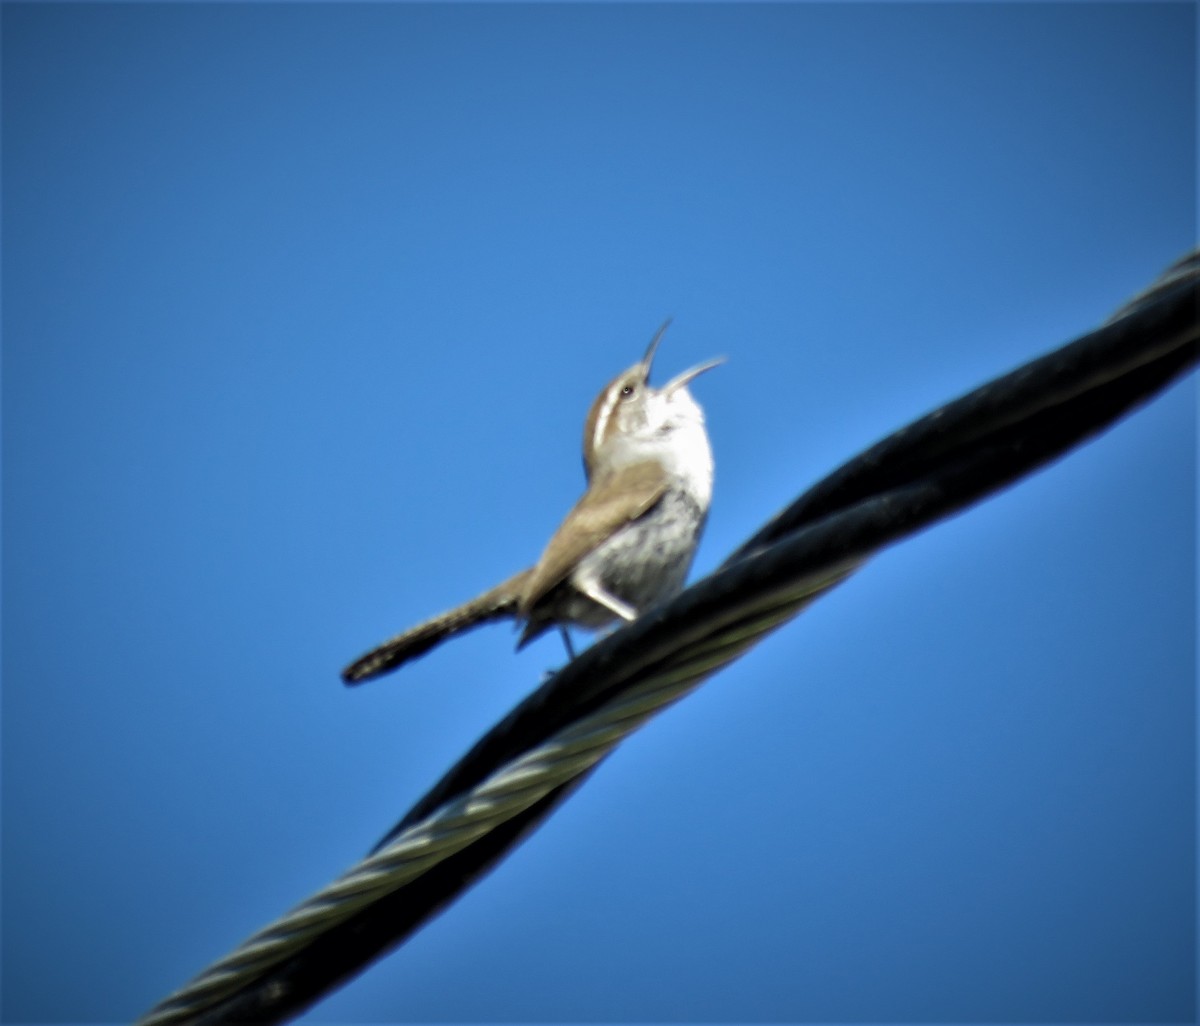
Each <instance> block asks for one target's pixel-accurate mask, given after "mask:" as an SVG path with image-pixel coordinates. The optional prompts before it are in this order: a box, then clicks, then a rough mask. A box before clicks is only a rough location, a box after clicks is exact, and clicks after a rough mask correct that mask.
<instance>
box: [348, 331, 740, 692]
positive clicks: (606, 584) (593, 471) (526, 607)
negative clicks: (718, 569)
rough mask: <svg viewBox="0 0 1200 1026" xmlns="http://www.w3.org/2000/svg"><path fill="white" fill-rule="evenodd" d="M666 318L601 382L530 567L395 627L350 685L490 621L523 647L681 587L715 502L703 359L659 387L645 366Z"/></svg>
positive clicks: (597, 623) (612, 619) (359, 662)
mask: <svg viewBox="0 0 1200 1026" xmlns="http://www.w3.org/2000/svg"><path fill="white" fill-rule="evenodd" d="M670 323H671V322H670V320H669V319H668V320H667V321H666V322H665V323H664V324H663V325H662V326H661V327H660V328H659V329H658V331H657V332H656V333H655V334H654V337H653V338H652V339H651V340H650V344H649V346H648V347H647V348H646V352H645V355H644V356H643V357H642V358H641V359H640V360H639V361H638V362H637V363H635V364H634V365H633V366H631V367H629V368H628V369H627V370H624V371H622V372H621V373H620V374H618V375H617V376H616V377H615V378H613V379H612V380H611V381H610V382H609V383H608V384H607V385H605V387H604V388H603V389H602V390H601V392H600V394H599V395H598V396H597V397H596V399H595V401H594V402H593V403H592V405H591V408H590V409H589V410H588V414H587V418H586V420H585V422H584V430H583V467H584V476H585V478H586V482H587V487H586V490H585V491H584V493H583V495H582V496H581V497H580V499H579V501H578V502H576V503H575V505H574V507H573V508H572V509H571V511H570V512H569V513H568V514H567V515H566V517H565V518H564V519H563V521H562V523H561V524H560V525H559V527H558V529H557V530H556V531H555V532H554V534H553V535H552V536H551V538H550V540H549V542H548V543H547V544H546V547H545V549H544V550H543V551H542V554H541V557H540V558H539V559H538V561H537V562H536V563H535V564H534V565H533V566H531V567H529V568H527V569H525V570H522V571H520V572H519V573H517V574H514V575H513V576H512V577H509V578H507V579H506V580H504V581H502V582H501V583H499V584H497V585H496V586H495V587H492V588H489V589H488V590H487V591H485V592H483V593H482V594H481V595H478V596H476V597H475V598H473V599H471V600H470V601H469V602H464V603H463V604H462V605H459V606H456V607H454V608H453V609H449V610H447V611H445V612H443V613H439V614H438V615H437V616H434V617H431V618H430V619H428V620H425V621H424V622H422V623H419V624H417V625H416V626H415V627H411V628H409V629H408V630H405V631H402V632H401V633H400V634H397V635H396V636H395V637H392V638H390V639H388V640H387V641H385V642H383V643H382V644H380V645H377V646H376V647H375V648H372V649H371V650H370V651H369V652H367V653H365V654H364V655H362V656H360V657H359V658H358V659H356V660H354V662H352V663H350V665H348V666H347V667H346V668H345V669H344V670H343V671H342V680H343V681H344V682H345V683H346V684H360V683H363V682H365V681H368V680H371V679H374V678H376V677H379V676H382V675H383V674H386V673H389V672H391V671H392V670H395V669H397V668H398V667H400V666H401V665H402V664H404V663H406V662H408V661H410V660H412V659H415V658H416V657H418V656H421V655H423V654H425V653H426V652H428V651H429V650H430V649H432V648H434V647H435V646H437V645H439V644H441V643H442V642H443V641H446V640H448V639H449V638H451V637H454V636H456V635H458V634H461V633H463V632H465V631H468V630H471V629H473V628H475V627H478V626H480V625H481V624H485V623H489V622H492V621H496V620H514V621H516V622H517V623H518V624H520V625H521V626H522V630H521V634H520V637H519V639H518V642H517V649H518V650H520V649H521V648H523V647H524V646H525V645H527V644H528V643H529V642H531V641H532V640H534V639H535V638H537V637H539V636H540V635H542V634H544V633H545V632H546V631H549V630H551V629H553V628H558V630H559V632H560V634H561V635H562V638H563V642H564V644H565V646H566V649H567V654H568V657H570V658H574V656H575V652H574V648H573V646H572V644H571V637H570V634H569V633H568V630H567V628H568V627H570V626H578V627H585V628H590V629H592V630H597V629H601V628H604V627H607V626H609V625H611V624H613V623H620V622H629V621H632V620H634V619H635V618H636V617H637V616H638V615H639V614H641V613H643V612H645V611H646V610H647V609H648V608H650V607H651V606H653V605H655V604H657V603H660V602H662V601H664V600H666V599H668V598H671V597H673V596H674V595H675V594H677V593H678V592H679V591H681V590H682V588H683V584H684V581H685V580H686V578H687V574H688V570H689V569H690V567H691V564H692V560H693V557H694V556H695V553H696V548H697V546H698V544H699V542H700V535H701V533H702V532H703V529H704V524H705V521H706V520H707V517H708V510H709V506H710V504H711V502H712V489H713V457H712V447H711V445H710V443H709V438H708V431H707V429H706V427H705V421H704V411H703V410H702V409H701V407H700V404H699V403H697V402H696V400H695V398H693V396H692V394H691V392H690V391H689V388H688V386H689V384H690V383H691V382H692V381H693V379H695V378H696V377H697V376H698V375H700V374H702V373H704V372H705V371H708V370H711V369H712V368H713V367H716V366H718V365H719V364H721V363H723V362H724V359H723V358H717V359H713V360H708V361H706V362H704V363H701V364H698V365H696V366H694V367H691V368H689V369H688V370H686V371H683V372H682V373H681V374H677V375H676V376H675V377H673V378H672V379H671V380H670V381H668V382H667V383H666V384H665V385H663V386H662V387H661V388H655V387H654V386H652V385H651V384H650V380H649V379H650V371H651V367H652V364H653V361H654V356H655V353H656V352H657V351H658V346H659V343H660V342H661V341H662V337H663V335H664V334H665V332H666V330H667V328H668V326H669V325H670Z"/></svg>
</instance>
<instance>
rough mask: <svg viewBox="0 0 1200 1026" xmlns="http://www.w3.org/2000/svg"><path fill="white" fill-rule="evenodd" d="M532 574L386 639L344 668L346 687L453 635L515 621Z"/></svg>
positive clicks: (516, 576)
mask: <svg viewBox="0 0 1200 1026" xmlns="http://www.w3.org/2000/svg"><path fill="white" fill-rule="evenodd" d="M531 573H533V570H532V568H530V569H529V570H522V571H521V572H520V573H519V574H514V575H513V576H512V577H510V578H509V579H508V580H507V581H504V582H502V583H501V584H497V585H496V587H494V588H492V589H491V590H490V591H485V592H484V593H483V594H482V595H480V596H479V597H478V598H474V599H472V600H471V601H470V602H464V603H463V604H462V605H461V606H456V607H455V608H454V609H450V610H447V611H446V612H444V613H439V614H438V615H437V616H434V617H431V618H430V619H428V620H426V621H425V622H424V623H419V624H417V626H415V627H410V628H409V629H408V630H406V631H402V632H401V633H400V634H397V635H396V636H395V637H394V638H389V639H388V640H387V641H385V642H384V643H383V644H382V645H378V646H377V647H375V648H373V649H371V651H370V652H368V653H366V655H363V656H360V657H359V658H358V659H356V660H354V662H352V663H351V664H350V665H349V666H347V667H346V668H345V669H344V670H343V671H342V680H343V681H345V682H346V683H347V684H361V683H363V682H364V681H368V680H371V679H373V678H375V677H380V676H382V675H383V674H385V673H389V672H391V671H392V670H394V669H396V668H397V667H398V666H401V665H403V664H404V663H406V662H408V661H409V660H410V659H416V658H417V656H421V655H424V654H425V653H426V652H428V651H429V650H430V649H431V648H434V647H435V646H437V645H440V644H441V643H442V642H443V641H445V640H446V639H447V638H452V637H454V635H456V634H462V633H463V632H464V631H469V630H472V629H473V628H475V627H478V626H479V625H480V624H484V623H489V622H491V621H492V620H505V619H509V620H511V619H516V617H517V615H518V610H517V606H518V603H519V602H520V597H521V594H522V592H523V590H524V586H525V583H526V581H527V580H528V579H529V576H530V574H531Z"/></svg>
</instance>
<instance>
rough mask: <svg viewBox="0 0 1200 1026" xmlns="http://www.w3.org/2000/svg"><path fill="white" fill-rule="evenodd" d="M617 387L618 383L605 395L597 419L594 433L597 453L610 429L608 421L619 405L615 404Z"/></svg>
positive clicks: (593, 437)
mask: <svg viewBox="0 0 1200 1026" xmlns="http://www.w3.org/2000/svg"><path fill="white" fill-rule="evenodd" d="M616 387H617V384H616V382H614V383H613V384H612V385H610V386H609V388H608V391H607V392H606V393H605V395H604V402H603V403H601V404H600V412H599V414H598V415H597V417H596V427H595V430H593V431H592V450H593V451H595V450H596V449H597V448H599V446H600V440H601V439H602V438H603V437H604V432H605V431H606V430H607V428H608V419H609V418H610V417H611V416H612V411H613V408H614V407H615V406H616V405H617V404H616V403H615V402H614V396H613V389H615V388H616Z"/></svg>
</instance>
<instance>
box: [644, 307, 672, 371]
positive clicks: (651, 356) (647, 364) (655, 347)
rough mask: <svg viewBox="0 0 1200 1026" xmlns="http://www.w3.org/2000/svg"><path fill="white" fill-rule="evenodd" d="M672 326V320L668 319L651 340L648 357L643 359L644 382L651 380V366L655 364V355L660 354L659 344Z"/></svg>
mask: <svg viewBox="0 0 1200 1026" xmlns="http://www.w3.org/2000/svg"><path fill="white" fill-rule="evenodd" d="M670 326H671V318H670V317H668V318H667V319H666V320H665V321H663V322H662V327H661V328H659V329H658V331H656V332H655V333H654V338H652V339H651V340H650V344H649V345H648V346H647V347H646V355H645V356H643V357H642V380H643V381H649V380H650V365H651V364H652V363H653V362H654V354H655V353H656V352H658V344H659V343H660V342H661V341H662V337H663V335H665V334H666V333H667V329H668V328H669V327H670Z"/></svg>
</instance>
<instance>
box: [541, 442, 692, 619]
mask: <svg viewBox="0 0 1200 1026" xmlns="http://www.w3.org/2000/svg"><path fill="white" fill-rule="evenodd" d="M667 484H668V477H667V474H666V471H664V470H663V466H662V464H661V463H659V462H658V460H646V461H645V462H642V463H633V464H630V465H629V466H628V467H625V468H623V469H621V470H618V471H615V472H613V473H612V474H608V475H606V476H605V477H603V478H602V479H600V480H598V481H596V482H595V483H594V484H593V485H592V487H590V488H589V489H588V490H587V491H586V492H585V493H584V495H583V498H581V499H580V500H579V501H578V502H577V503H576V504H575V508H574V509H572V510H571V512H570V513H568V514H567V516H566V519H564V520H563V522H562V523H561V524H560V525H559V528H558V530H557V531H555V532H554V536H553V537H552V538H551V539H550V542H549V544H548V545H547V546H546V551H545V552H543V553H542V558H541V559H539V560H538V562H537V566H535V567H534V568H533V573H532V574H530V575H529V578H528V579H527V580H526V581H525V585H524V590H523V591H522V594H521V604H520V611H521V615H522V616H526V617H527V616H529V612H530V610H531V609H532V608H533V607H534V606H535V605H536V604H537V603H538V602H539V601H541V599H543V598H544V597H545V596H546V595H547V594H548V593H549V592H550V590H551V589H552V588H554V587H555V586H556V585H558V584H560V583H561V582H562V581H564V580H565V579H566V578H567V576H568V575H569V574H570V572H571V571H572V570H573V569H574V568H575V567H576V566H577V565H578V564H579V561H580V560H581V559H583V558H584V556H586V555H587V554H588V553H589V552H591V551H592V550H593V549H595V548H596V547H598V546H599V545H601V544H602V543H603V542H605V541H607V540H608V539H609V538H611V537H612V535H613V534H615V533H616V532H617V531H618V530H619V529H620V528H622V527H624V526H625V525H626V524H628V523H629V522H630V521H631V520H636V519H637V518H638V517H640V516H642V514H644V513H646V512H647V511H648V510H650V509H651V508H653V506H654V504H655V503H657V502H658V500H659V499H661V498H662V496H663V493H664V492H665V491H666V490H667Z"/></svg>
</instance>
